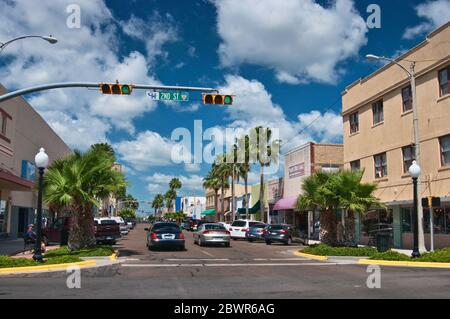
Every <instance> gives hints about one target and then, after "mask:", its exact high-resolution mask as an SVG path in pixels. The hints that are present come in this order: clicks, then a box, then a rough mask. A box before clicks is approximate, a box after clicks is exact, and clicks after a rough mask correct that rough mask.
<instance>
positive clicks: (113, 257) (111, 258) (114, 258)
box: [109, 253, 117, 261]
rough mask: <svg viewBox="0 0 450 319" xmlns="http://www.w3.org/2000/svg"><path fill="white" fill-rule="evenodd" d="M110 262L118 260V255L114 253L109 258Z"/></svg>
mask: <svg viewBox="0 0 450 319" xmlns="http://www.w3.org/2000/svg"><path fill="white" fill-rule="evenodd" d="M109 260H111V261H114V260H117V254H116V253H114V254H112V255H111V256H109Z"/></svg>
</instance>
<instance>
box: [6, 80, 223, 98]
mask: <svg viewBox="0 0 450 319" xmlns="http://www.w3.org/2000/svg"><path fill="white" fill-rule="evenodd" d="M100 85H101V83H94V82H62V83H51V84H44V85H38V86H33V87H29V88H26V89H21V90H17V91H13V92H10V93H7V94H4V95H1V96H0V103H1V102H5V101H7V100H10V99H13V98H15V97H18V96H21V95H25V94H29V93H35V92H41V91H48V90H53V89H63V88H77V87H78V88H99V87H100ZM131 85H132V87H133V89H138V90H139V89H141V90H167V91H194V92H195V91H197V92H219V90H217V89H213V88H202V87H191V86H164V85H145V84H131Z"/></svg>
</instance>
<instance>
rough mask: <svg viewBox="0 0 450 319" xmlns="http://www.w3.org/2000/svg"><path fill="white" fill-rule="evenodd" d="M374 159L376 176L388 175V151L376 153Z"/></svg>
mask: <svg viewBox="0 0 450 319" xmlns="http://www.w3.org/2000/svg"><path fill="white" fill-rule="evenodd" d="M374 160H375V178H383V177H386V176H387V175H388V173H387V160H386V153H382V154H378V155H375V156H374Z"/></svg>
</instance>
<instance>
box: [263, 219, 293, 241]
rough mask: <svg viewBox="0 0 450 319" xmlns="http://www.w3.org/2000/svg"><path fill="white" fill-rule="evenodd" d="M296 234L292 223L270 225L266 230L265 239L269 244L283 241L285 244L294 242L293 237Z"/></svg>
mask: <svg viewBox="0 0 450 319" xmlns="http://www.w3.org/2000/svg"><path fill="white" fill-rule="evenodd" d="M294 236H295V230H294V227H293V226H291V225H285V224H280V225H269V226H267V228H266V229H265V232H264V240H265V241H266V244H267V245H270V244H272V243H273V242H279V243H283V244H285V245H290V244H292V238H293V237H294Z"/></svg>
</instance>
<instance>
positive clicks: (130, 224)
mask: <svg viewBox="0 0 450 319" xmlns="http://www.w3.org/2000/svg"><path fill="white" fill-rule="evenodd" d="M125 222H126V223H127V224H128V228H129V229H134V227H136V219H134V218H125Z"/></svg>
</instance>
